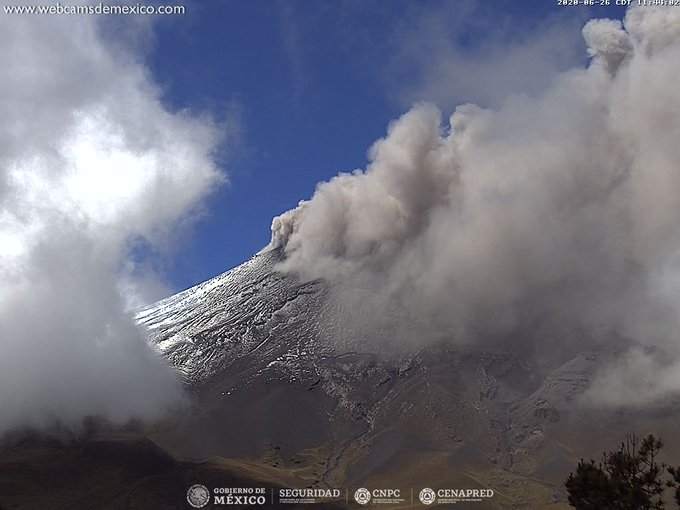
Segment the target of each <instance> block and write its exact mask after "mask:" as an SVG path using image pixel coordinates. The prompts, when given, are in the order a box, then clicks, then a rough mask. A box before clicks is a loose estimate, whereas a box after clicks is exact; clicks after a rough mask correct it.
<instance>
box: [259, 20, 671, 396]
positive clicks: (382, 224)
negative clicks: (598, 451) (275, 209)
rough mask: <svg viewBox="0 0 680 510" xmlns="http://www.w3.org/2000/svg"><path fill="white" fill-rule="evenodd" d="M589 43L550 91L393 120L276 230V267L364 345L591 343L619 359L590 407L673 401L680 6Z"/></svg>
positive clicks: (601, 32)
mask: <svg viewBox="0 0 680 510" xmlns="http://www.w3.org/2000/svg"><path fill="white" fill-rule="evenodd" d="M583 35H584V38H585V40H586V43H587V46H588V54H589V56H590V57H591V62H590V64H589V65H588V66H587V68H574V69H571V70H569V71H567V72H564V73H562V74H560V75H559V76H558V77H557V78H556V80H555V81H554V82H553V84H552V85H551V86H550V87H549V88H547V89H546V90H545V91H544V92H543V93H542V94H541V95H539V96H537V97H527V96H522V95H514V96H511V97H509V98H508V99H507V100H506V101H505V102H504V103H503V104H502V106H500V107H499V108H497V109H494V110H491V109H482V108H479V107H477V106H474V105H471V104H466V105H462V106H459V107H458V108H456V110H455V111H454V113H453V115H451V117H450V118H449V119H448V121H446V122H443V121H442V114H441V112H440V111H439V110H438V109H437V108H436V107H435V106H433V105H430V104H418V105H416V106H414V107H413V108H412V109H411V111H409V112H408V113H406V114H405V115H403V116H402V117H401V118H399V119H398V120H397V121H395V122H394V123H392V125H390V127H389V130H388V134H387V136H386V137H385V138H384V139H381V140H379V141H377V142H376V143H375V144H374V145H373V146H372V147H371V149H370V152H369V159H370V164H369V165H368V167H367V168H366V170H364V171H361V170H355V171H354V172H352V173H348V174H341V175H339V176H337V177H335V178H334V179H332V180H331V181H329V182H326V183H322V184H319V185H318V187H317V190H316V192H315V194H314V196H313V197H312V198H311V199H310V200H309V201H306V202H303V203H301V205H300V207H298V208H296V209H294V210H292V211H289V212H287V213H285V214H284V215H282V216H280V217H278V218H276V219H274V221H273V226H272V230H273V237H272V246H280V247H283V249H284V251H285V254H286V257H287V258H286V260H285V262H283V263H282V264H281V269H282V270H284V271H290V272H294V273H297V274H299V275H300V276H301V277H303V278H305V279H316V278H322V279H325V280H327V281H328V282H329V283H330V285H331V288H332V289H333V291H334V296H335V299H336V300H337V301H338V303H339V304H340V305H341V306H342V308H343V309H345V310H347V313H348V314H349V316H350V317H351V322H352V323H353V324H360V325H361V327H363V328H364V331H365V333H366V334H365V335H363V337H364V338H366V339H368V338H371V339H373V340H374V341H376V342H386V343H387V344H388V345H392V346H395V348H396V347H398V346H399V345H404V344H407V345H414V344H415V345H421V344H423V343H428V342H432V341H439V340H441V339H446V340H447V341H451V342H456V343H458V344H463V345H464V344H476V343H480V342H485V341H498V339H507V338H512V337H513V335H522V336H529V337H530V339H531V341H532V342H534V343H537V344H543V346H544V347H546V346H548V347H549V346H555V347H559V346H561V345H562V344H565V343H569V342H586V343H588V342H592V343H597V344H599V345H604V346H606V347H611V348H613V349H614V350H616V351H618V352H619V353H620V356H618V357H617V358H616V360H615V361H614V362H613V363H612V364H611V365H610V366H609V367H608V368H607V369H606V370H604V371H602V373H601V374H600V375H599V378H598V379H597V380H596V381H595V382H594V384H593V386H592V387H591V389H590V393H589V394H590V396H591V397H592V398H593V399H595V401H597V402H601V403H606V404H612V405H620V404H626V405H636V404H643V403H646V402H650V401H653V400H655V399H658V398H663V397H665V396H667V395H670V394H674V393H677V392H678V390H680V221H678V220H679V219H680V144H679V143H678V140H680V91H679V90H678V87H677V76H680V10H678V9H672V8H671V9H669V8H653V7H643V8H630V9H629V11H628V12H627V14H626V17H625V21H624V23H623V24H621V23H620V22H619V21H615V20H606V19H605V20H591V21H590V22H588V23H587V24H586V26H585V27H584V29H583ZM385 332H387V333H385ZM367 348H375V346H373V347H371V346H369V347H367Z"/></svg>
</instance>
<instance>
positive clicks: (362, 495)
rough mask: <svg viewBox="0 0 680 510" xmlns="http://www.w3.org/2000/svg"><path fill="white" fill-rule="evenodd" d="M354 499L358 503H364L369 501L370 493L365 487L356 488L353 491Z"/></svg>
mask: <svg viewBox="0 0 680 510" xmlns="http://www.w3.org/2000/svg"><path fill="white" fill-rule="evenodd" d="M354 501H356V502H357V503H359V504H360V505H365V504H366V503H368V502H369V501H371V493H370V491H369V490H368V489H365V488H363V487H362V488H360V489H357V491H356V492H355V493H354Z"/></svg>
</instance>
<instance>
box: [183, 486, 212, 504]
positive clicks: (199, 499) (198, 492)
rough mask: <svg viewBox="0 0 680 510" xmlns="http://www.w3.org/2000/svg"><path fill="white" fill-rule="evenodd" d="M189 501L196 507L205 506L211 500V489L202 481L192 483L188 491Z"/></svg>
mask: <svg viewBox="0 0 680 510" xmlns="http://www.w3.org/2000/svg"><path fill="white" fill-rule="evenodd" d="M187 501H188V502H189V504H190V505H191V506H192V507H194V508H203V507H204V506H205V505H207V504H208V503H209V502H210V491H209V490H208V488H207V487H206V486H205V485H201V484H200V483H197V484H196V485H192V486H191V487H189V490H188V491H187Z"/></svg>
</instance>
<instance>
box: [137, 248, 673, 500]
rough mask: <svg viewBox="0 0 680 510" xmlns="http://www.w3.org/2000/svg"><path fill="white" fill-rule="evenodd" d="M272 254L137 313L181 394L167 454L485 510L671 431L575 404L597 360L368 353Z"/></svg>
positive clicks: (511, 342) (524, 345)
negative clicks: (484, 500) (251, 463)
mask: <svg viewBox="0 0 680 510" xmlns="http://www.w3.org/2000/svg"><path fill="white" fill-rule="evenodd" d="M282 257H283V255H282V253H281V251H280V250H276V249H273V250H269V251H264V252H262V253H259V254H258V255H256V256H255V257H253V258H252V259H251V260H250V261H248V262H246V263H245V264H243V265H241V266H239V267H237V268H235V269H233V270H231V271H228V272H227V273H224V274H223V275H221V276H218V277H216V278H214V279H212V280H210V281H207V282H205V283H203V284H200V285H198V286H196V287H194V288H192V289H189V290H187V291H185V292H182V293H180V294H177V295H175V296H172V297H170V298H168V299H165V300H163V301H161V302H159V303H157V304H155V305H153V306H151V307H149V308H147V309H145V310H142V311H141V312H140V313H139V315H138V320H139V322H140V323H141V324H143V325H145V326H146V327H147V328H148V331H149V334H150V338H151V341H152V343H153V344H154V345H155V346H156V347H157V349H158V350H159V351H160V352H161V353H162V355H163V356H164V357H166V358H167V359H168V360H169V361H170V362H171V363H172V364H173V365H174V366H175V367H176V369H177V370H178V371H179V372H180V373H181V374H182V377H183V378H184V379H185V381H186V383H187V385H188V386H189V387H190V388H192V391H193V392H194V393H195V394H196V396H197V399H196V404H195V407H194V409H193V412H191V413H186V414H184V415H182V416H178V417H176V418H175V419H174V420H173V421H172V424H171V426H168V427H162V428H161V429H160V430H159V431H158V432H157V434H156V436H155V439H156V440H157V441H159V442H160V443H161V444H163V445H164V446H166V447H167V448H169V449H170V450H171V451H174V452H176V453H177V454H180V455H183V456H187V457H188V458H192V459H201V458H206V457H209V456H212V455H219V456H223V457H230V458H233V457H237V458H247V459H251V460H257V461H258V462H262V463H264V464H267V465H270V466H272V467H274V468H279V469H292V470H294V471H295V473H296V474H297V475H298V476H300V477H301V478H302V479H304V480H305V481H306V483H308V484H309V485H310V486H331V487H344V486H350V487H351V486H361V485H367V486H371V485H374V486H381V485H385V486H394V485H396V486H401V487H404V488H405V487H420V486H423V487H424V486H439V487H468V486H471V487H487V488H492V489H494V491H495V493H496V496H495V497H494V499H493V501H492V502H490V503H488V504H489V505H491V507H518V508H521V507H528V508H529V507H536V506H537V505H539V506H555V507H556V508H557V507H560V506H564V503H565V501H566V496H565V494H564V491H563V489H562V482H563V480H564V478H565V477H566V476H567V475H568V474H569V472H570V470H571V469H573V466H574V465H575V462H576V461H577V459H578V458H579V457H581V456H586V457H592V456H595V457H597V456H598V455H599V453H600V452H601V451H602V450H603V449H605V448H615V447H616V445H617V444H618V442H619V441H620V440H621V439H622V438H623V437H625V434H626V433H628V432H638V433H647V432H650V431H653V432H656V433H658V434H661V435H662V436H664V435H666V436H668V437H671V435H672V434H673V432H672V431H673V430H674V428H675V427H677V425H678V417H679V415H678V413H677V412H676V411H675V409H677V406H676V405H675V403H666V404H665V405H663V406H659V407H657V408H654V409H651V410H644V411H642V410H633V411H630V410H627V411H626V410H619V411H616V410H611V409H598V408H597V407H594V406H585V405H584V404H583V403H582V402H581V399H580V398H579V397H580V395H581V394H582V393H583V391H584V390H585V389H586V388H587V387H588V385H589V381H590V380H591V378H592V374H593V373H594V371H595V370H597V369H598V367H599V366H600V365H601V364H602V362H603V361H606V359H608V357H609V356H610V355H611V354H612V353H609V352H605V351H602V350H597V349H595V350H593V349H591V350H586V349H582V348H576V347H572V348H571V350H569V349H567V348H565V349H564V351H563V352H555V350H554V349H553V350H552V351H550V352H540V349H539V348H538V347H537V346H536V345H535V344H532V343H530V342H523V340H522V338H510V339H507V340H506V341H505V342H502V343H499V344H495V345H494V346H485V347H484V348H481V347H478V348H475V349H472V348H466V349H463V348H459V347H455V346H454V345H453V344H452V343H448V342H446V341H443V342H441V343H440V344H437V345H430V346H428V347H426V348H420V349H418V350H413V351H411V352H400V353H399V354H390V353H385V352H381V350H380V348H379V346H373V349H374V350H372V347H371V343H370V339H363V338H361V337H360V333H358V332H357V331H353V330H352V328H351V327H348V324H351V321H348V320H346V319H347V318H346V317H342V314H343V311H342V309H340V308H338V307H337V304H336V303H333V301H332V299H331V298H330V296H329V293H328V292H327V289H326V288H325V286H324V284H323V282H319V281H316V282H307V283H303V282H300V281H298V280H297V279H296V278H295V277H294V276H291V275H289V274H283V273H280V272H278V271H277V270H276V264H277V263H278V262H279V261H280V260H282ZM329 338H334V339H335V341H333V342H329V341H328V339H329ZM570 345H573V346H577V345H578V343H577V342H576V343H571V344H570ZM670 451H671V452H672V449H671V450H670ZM477 507H479V506H477Z"/></svg>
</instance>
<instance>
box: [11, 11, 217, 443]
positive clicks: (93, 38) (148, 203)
mask: <svg viewBox="0 0 680 510" xmlns="http://www.w3.org/2000/svg"><path fill="white" fill-rule="evenodd" d="M100 21H101V20H99V19H97V18H95V17H91V16H10V15H6V16H2V17H0V66H1V67H2V69H3V79H2V81H1V82H0V353H1V355H0V406H1V407H2V413H0V431H4V430H7V429H9V428H11V427H14V426H16V425H20V424H29V425H33V426H42V425H48V424H51V423H53V422H55V421H59V422H61V423H62V424H66V425H73V424H77V423H78V421H79V420H80V419H81V418H82V417H83V416H85V415H91V414H101V415H104V416H107V417H109V418H111V419H113V420H116V421H122V420H127V419H129V418H132V417H138V418H151V417H154V416H157V415H158V414H159V413H161V412H163V411H164V410H165V409H166V408H167V406H169V405H173V404H175V403H177V402H178V401H179V400H181V399H182V393H181V389H180V387H179V384H178V382H177V381H176V378H175V377H174V374H173V373H171V371H170V370H169V369H168V368H167V367H166V366H165V364H164V363H162V362H161V361H160V360H159V359H158V357H157V356H156V354H155V353H154V352H153V351H152V350H151V349H150V348H149V347H148V346H147V344H146V342H145V340H144V335H143V333H142V332H140V331H139V330H138V328H137V326H136V325H135V323H134V321H133V319H132V318H131V316H130V315H129V314H128V309H129V307H130V306H134V305H135V304H138V303H139V298H140V296H142V295H144V294H145V293H147V292H148V291H149V289H150V288H152V287H154V286H156V287H157V286H158V285H159V280H158V278H157V277H155V276H154V275H153V273H150V272H149V271H146V270H143V266H144V264H142V265H141V267H142V269H140V264H139V253H140V250H139V247H140V246H146V247H149V246H153V245H154V244H155V243H158V242H161V241H162V240H163V239H165V238H166V237H167V235H168V234H169V233H170V232H171V230H172V229H173V228H174V227H176V226H177V225H178V224H180V223H185V222H187V221H190V220H191V218H192V215H193V214H194V213H195V212H196V210H197V207H198V206H199V205H200V203H201V199H203V198H204V197H205V196H206V194H208V193H209V192H210V191H211V190H212V189H214V188H215V187H216V186H217V185H219V184H220V183H221V182H222V181H224V178H225V177H224V175H222V174H221V172H220V171H219V170H218V168H217V167H216V165H215V162H214V158H213V153H214V151H215V149H216V147H217V145H218V143H219V139H220V135H219V130H218V129H217V127H216V126H215V125H214V124H213V123H212V122H211V121H210V120H208V119H203V118H199V117H195V116H192V115H191V114H189V113H187V112H171V111H168V110H167V109H166V108H165V107H164V106H163V104H162V103H161V101H160V93H159V90H158V89H157V88H156V86H155V85H154V83H153V81H152V80H151V78H150V77H149V75H148V72H147V70H146V69H145V67H144V66H143V64H142V63H141V62H140V60H139V58H138V57H136V56H135V55H134V54H133V53H132V52H129V51H125V50H124V48H123V47H122V45H121V44H119V43H116V44H113V43H112V42H111V41H109V42H107V41H106V40H105V38H104V37H103V36H102V31H101V26H100V24H99V23H100ZM138 28H139V29H140V30H143V29H144V25H142V24H140V25H139V26H138ZM114 48H115V49H114ZM142 251H143V250H142ZM135 253H137V256H136V257H135V256H133V255H134V254H135Z"/></svg>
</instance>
